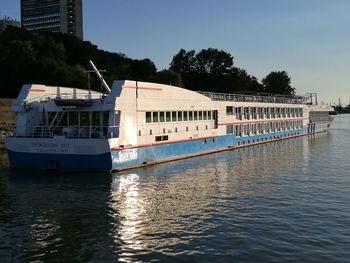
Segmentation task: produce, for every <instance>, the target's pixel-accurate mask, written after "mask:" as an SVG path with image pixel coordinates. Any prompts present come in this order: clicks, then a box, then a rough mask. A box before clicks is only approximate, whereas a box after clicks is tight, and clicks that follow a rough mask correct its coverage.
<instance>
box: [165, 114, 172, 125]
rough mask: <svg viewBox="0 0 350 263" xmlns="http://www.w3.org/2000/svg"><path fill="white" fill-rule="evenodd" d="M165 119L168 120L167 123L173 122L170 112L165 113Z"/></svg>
mask: <svg viewBox="0 0 350 263" xmlns="http://www.w3.org/2000/svg"><path fill="white" fill-rule="evenodd" d="M165 118H166V122H171V116H170V111H167V112H166V113H165Z"/></svg>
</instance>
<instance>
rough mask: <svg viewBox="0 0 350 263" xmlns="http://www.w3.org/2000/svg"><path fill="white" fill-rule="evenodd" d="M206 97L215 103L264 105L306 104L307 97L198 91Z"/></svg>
mask: <svg viewBox="0 0 350 263" xmlns="http://www.w3.org/2000/svg"><path fill="white" fill-rule="evenodd" d="M198 93H199V94H202V95H204V96H206V97H209V98H211V99H212V100H215V101H235V102H263V103H287V104H305V103H306V100H307V98H306V97H301V96H297V97H288V96H284V95H280V96H260V95H241V94H232V93H214V92H207V91H198Z"/></svg>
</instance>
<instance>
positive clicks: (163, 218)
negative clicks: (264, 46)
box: [0, 131, 350, 262]
mask: <svg viewBox="0 0 350 263" xmlns="http://www.w3.org/2000/svg"><path fill="white" fill-rule="evenodd" d="M335 132H336V134H337V136H334V134H332V132H330V133H329V134H325V135H322V136H316V138H313V137H309V138H307V137H305V138H298V139H293V140H286V141H281V142H276V143H271V144H265V145H260V146H256V147H251V148H245V149H241V150H239V151H229V152H225V153H220V154H212V155H207V156H202V157H199V158H193V159H187V160H182V161H177V162H172V163H167V164H162V165H157V166H153V167H148V168H145V169H137V170H132V171H128V172H123V173H116V174H110V173H93V174H92V173H89V174H85V173H69V174H68V173H47V172H37V171H23V170H8V169H3V170H1V171H0V173H1V176H0V261H1V262H8V261H62V262H72V261H78V262H80V261H91V262H96V261H101V262H110V261H117V260H118V261H126V262H129V261H150V260H160V261H209V260H210V261H232V260H238V261H244V262H258V261H260V262H261V261H305V259H308V260H307V261H308V262H318V261H319V259H325V260H326V261H327V260H328V261H329V259H330V258H332V259H333V260H332V261H333V262H334V261H336V260H334V259H336V258H337V257H335V256H334V255H333V254H332V253H333V252H334V253H338V256H340V257H341V258H344V256H345V252H344V251H346V250H345V249H344V250H342V248H344V246H339V244H338V246H337V244H336V243H335V242H333V240H336V238H337V235H338V236H339V235H342V234H343V233H342V231H341V230H342V229H339V228H337V226H343V225H344V222H345V221H341V220H347V219H349V216H346V214H347V213H348V212H349V208H347V207H348V205H347V204H348V202H347V199H342V195H340V196H338V195H339V194H344V195H346V189H347V185H349V184H348V181H346V178H345V177H344V178H345V179H344V178H343V177H342V179H344V180H345V181H343V183H342V184H339V183H338V182H337V181H336V180H334V181H333V183H332V184H329V179H327V174H334V173H335V172H336V171H335V170H332V169H335V168H332V167H328V168H327V167H326V163H325V162H326V161H325V160H324V158H328V159H330V160H331V162H337V160H338V158H339V157H337V156H330V157H329V156H328V155H327V154H328V153H327V151H333V148H334V145H337V144H338V143H339V141H338V139H337V138H338V136H339V132H341V131H335ZM322 162H324V163H325V164H324V165H323V164H322ZM316 166H317V167H321V169H322V170H324V171H325V172H326V173H327V174H323V173H320V171H318V170H316V169H315V167H316ZM338 174H339V173H338ZM324 180H328V181H327V182H323V181H324ZM339 180H340V178H339V177H338V181H339ZM327 183H328V184H327ZM334 188H336V189H337V192H333V191H327V189H328V190H330V189H331V190H334ZM329 197H332V198H331V199H330V200H328V199H327V198H329ZM334 200H335V201H336V202H337V207H335V206H334V204H333V203H332V201H334ZM333 211H336V212H337V214H336V215H335V214H334V213H332V212H333ZM329 231H331V232H329ZM340 238H342V239H341V240H342V241H343V243H342V244H344V245H345V246H346V244H350V243H349V238H346V237H345V236H341V237H340ZM320 249H321V250H322V249H324V250H323V251H324V252H323V253H324V254H326V256H325V255H323V258H322V255H321V256H319V255H317V251H319V250H320ZM314 251H316V252H314ZM342 251H343V252H342ZM279 259H282V260H279ZM313 259H314V260H313ZM317 260H318V261H317Z"/></svg>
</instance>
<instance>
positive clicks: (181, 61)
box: [169, 49, 196, 73]
mask: <svg viewBox="0 0 350 263" xmlns="http://www.w3.org/2000/svg"><path fill="white" fill-rule="evenodd" d="M169 69H170V70H171V71H174V72H179V73H188V72H194V71H195V69H196V57H195V51H194V50H190V51H188V52H187V51H186V50H184V49H181V50H180V51H179V53H177V54H176V55H175V56H174V57H173V60H172V61H171V63H170V68H169Z"/></svg>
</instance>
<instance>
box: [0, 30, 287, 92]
mask: <svg viewBox="0 0 350 263" xmlns="http://www.w3.org/2000/svg"><path fill="white" fill-rule="evenodd" d="M116 48H118V47H116ZM90 59H91V60H93V61H94V63H95V64H96V65H97V66H98V68H99V69H106V70H107V72H106V73H105V75H104V77H105V79H106V81H107V83H108V84H109V85H111V84H112V81H113V80H117V79H130V80H138V81H150V82H158V83H164V84H171V85H174V86H180V87H184V88H186V89H191V90H203V91H214V92H230V93H232V92H240V93H252V92H267V93H279V94H294V89H293V88H291V86H290V78H289V76H288V75H287V73H286V72H285V71H275V72H271V73H270V74H268V75H267V76H266V77H265V78H264V79H263V80H262V82H259V81H258V80H257V78H256V77H254V76H252V75H249V74H248V73H247V72H246V71H245V70H244V69H240V68H237V67H235V66H234V60H233V56H232V55H231V54H229V53H227V52H225V51H223V50H218V49H214V48H208V49H203V50H201V51H200V52H198V53H196V52H195V51H194V50H190V51H186V50H183V49H181V50H180V51H179V52H178V54H176V55H174V58H173V60H172V61H171V62H169V65H170V67H169V68H168V69H165V70H162V71H157V68H156V66H155V64H154V63H153V62H152V61H151V60H150V59H148V58H145V59H141V60H137V59H130V58H128V57H127V56H126V55H124V54H121V53H112V52H108V51H104V50H100V49H98V48H97V46H96V45H93V44H92V43H90V42H88V41H81V40H79V39H77V38H75V37H73V36H70V35H66V34H60V33H41V34H39V35H34V34H31V33H30V32H28V31H26V30H25V29H22V28H14V27H8V28H7V29H6V30H5V31H4V32H3V33H1V35H0V72H1V74H0V97H10V98H14V97H16V96H17V95H18V92H19V90H20V88H21V86H22V85H23V84H30V83H35V84H45V85H54V86H69V87H76V88H87V87H88V84H87V75H86V73H85V70H90V65H89V64H88V61H89V60H90ZM91 82H92V85H91V87H92V89H95V90H101V85H100V84H99V82H98V81H97V79H96V78H95V77H93V78H91Z"/></svg>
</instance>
